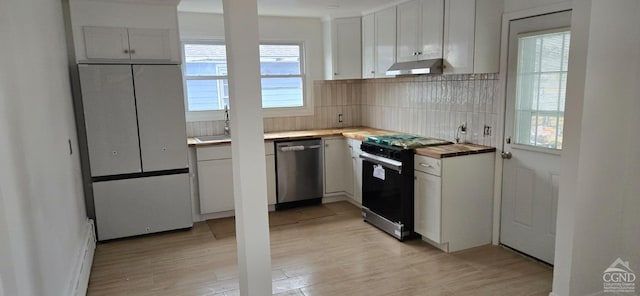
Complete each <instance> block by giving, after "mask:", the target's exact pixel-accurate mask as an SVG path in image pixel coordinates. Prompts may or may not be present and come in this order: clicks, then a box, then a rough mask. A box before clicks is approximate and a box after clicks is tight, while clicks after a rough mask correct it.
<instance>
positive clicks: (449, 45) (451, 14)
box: [443, 0, 504, 74]
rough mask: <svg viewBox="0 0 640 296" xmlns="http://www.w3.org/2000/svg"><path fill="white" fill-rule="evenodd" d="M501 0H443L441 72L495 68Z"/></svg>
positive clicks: (476, 71) (497, 61)
mask: <svg viewBox="0 0 640 296" xmlns="http://www.w3.org/2000/svg"><path fill="white" fill-rule="evenodd" d="M503 6H504V0H475V1H472V0H445V9H444V11H445V14H444V51H443V58H444V64H445V68H444V73H446V74H455V73H495V72H498V71H499V58H500V30H501V22H502V12H503V9H504V8H503Z"/></svg>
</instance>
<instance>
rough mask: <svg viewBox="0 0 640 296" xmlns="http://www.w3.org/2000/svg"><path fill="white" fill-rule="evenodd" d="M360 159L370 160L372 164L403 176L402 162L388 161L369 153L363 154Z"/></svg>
mask: <svg viewBox="0 0 640 296" xmlns="http://www.w3.org/2000/svg"><path fill="white" fill-rule="evenodd" d="M360 158H362V159H364V160H368V161H370V162H373V163H375V164H379V165H381V166H383V167H385V168H388V169H392V170H394V171H397V172H398V173H400V174H402V162H399V161H397V160H393V159H388V158H385V157H381V156H377V155H373V154H370V153H367V152H361V153H360Z"/></svg>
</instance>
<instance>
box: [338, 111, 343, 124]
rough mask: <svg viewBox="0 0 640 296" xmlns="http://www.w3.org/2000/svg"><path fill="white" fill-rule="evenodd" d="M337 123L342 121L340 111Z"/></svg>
mask: <svg viewBox="0 0 640 296" xmlns="http://www.w3.org/2000/svg"><path fill="white" fill-rule="evenodd" d="M338 123H342V113H339V114H338Z"/></svg>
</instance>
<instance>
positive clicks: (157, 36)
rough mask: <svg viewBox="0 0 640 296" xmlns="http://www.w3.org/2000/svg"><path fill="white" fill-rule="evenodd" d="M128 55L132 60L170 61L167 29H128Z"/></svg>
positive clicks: (169, 39)
mask: <svg viewBox="0 0 640 296" xmlns="http://www.w3.org/2000/svg"><path fill="white" fill-rule="evenodd" d="M128 31H129V53H130V54H131V59H132V60H171V38H170V31H169V30H168V29H138V28H129V29H128Z"/></svg>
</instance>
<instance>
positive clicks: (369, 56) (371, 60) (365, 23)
mask: <svg viewBox="0 0 640 296" xmlns="http://www.w3.org/2000/svg"><path fill="white" fill-rule="evenodd" d="M375 34H376V25H375V15H374V14H368V15H365V16H363V17H362V78H374V77H375V74H376V58H375V52H376V37H375Z"/></svg>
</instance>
